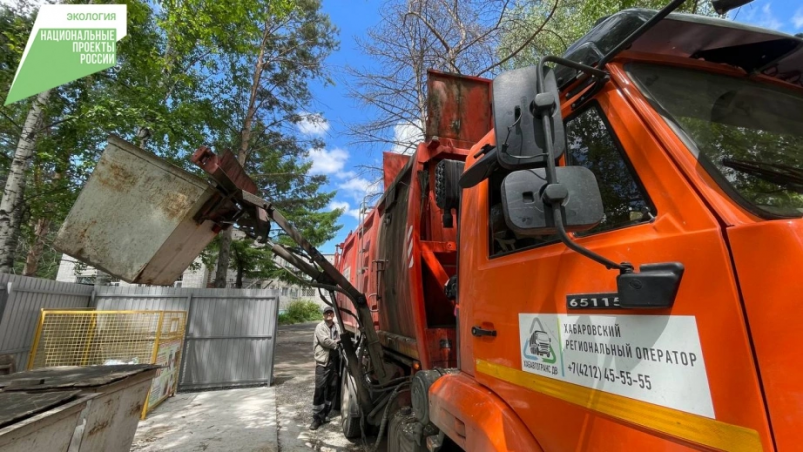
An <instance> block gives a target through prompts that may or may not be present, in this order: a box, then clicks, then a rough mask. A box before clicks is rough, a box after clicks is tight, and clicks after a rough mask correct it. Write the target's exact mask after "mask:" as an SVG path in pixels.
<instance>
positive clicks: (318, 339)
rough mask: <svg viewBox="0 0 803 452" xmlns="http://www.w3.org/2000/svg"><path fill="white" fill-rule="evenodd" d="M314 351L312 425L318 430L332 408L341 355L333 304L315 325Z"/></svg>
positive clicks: (312, 427) (324, 309)
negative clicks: (321, 320)
mask: <svg viewBox="0 0 803 452" xmlns="http://www.w3.org/2000/svg"><path fill="white" fill-rule="evenodd" d="M312 342H313V345H312V351H313V354H314V356H315V394H314V395H313V397H312V425H310V426H309V428H310V430H317V429H318V427H320V426H321V425H322V424H323V423H324V422H327V421H328V419H327V416H328V415H329V411H331V409H332V400H333V399H334V397H335V393H336V392H337V391H336V386H335V385H336V384H337V374H338V366H339V364H340V355H339V354H338V349H337V348H338V346H339V345H340V332H339V331H338V329H337V325H335V310H334V308H332V307H331V306H326V307H325V308H323V322H321V323H319V324H318V326H317V327H315V337H314V338H313V341H312Z"/></svg>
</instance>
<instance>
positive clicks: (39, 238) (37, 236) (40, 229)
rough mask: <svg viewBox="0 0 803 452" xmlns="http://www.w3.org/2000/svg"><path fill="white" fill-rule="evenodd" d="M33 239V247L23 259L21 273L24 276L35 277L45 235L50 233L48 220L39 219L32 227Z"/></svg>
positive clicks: (45, 238) (43, 247) (43, 246)
mask: <svg viewBox="0 0 803 452" xmlns="http://www.w3.org/2000/svg"><path fill="white" fill-rule="evenodd" d="M33 232H34V239H33V246H31V249H29V250H28V256H27V257H26V258H25V269H24V270H23V271H22V274H23V275H24V276H36V270H38V269H39V260H40V259H42V251H44V249H45V241H46V240H47V234H48V233H49V232H50V220H48V219H46V218H40V219H38V220H36V222H35V224H34V225H33Z"/></svg>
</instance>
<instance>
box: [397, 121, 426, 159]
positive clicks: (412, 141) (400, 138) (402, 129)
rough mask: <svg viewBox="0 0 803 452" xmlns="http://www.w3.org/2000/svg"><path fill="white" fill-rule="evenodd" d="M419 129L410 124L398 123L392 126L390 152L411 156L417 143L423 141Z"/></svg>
mask: <svg viewBox="0 0 803 452" xmlns="http://www.w3.org/2000/svg"><path fill="white" fill-rule="evenodd" d="M421 129H422V128H421V127H418V126H416V125H415V124H413V123H411V122H400V123H398V124H396V125H395V126H393V142H394V143H396V144H394V145H393V148H392V149H391V152H395V153H397V154H412V153H413V152H415V148H416V146H418V143H420V142H422V141H424V134H423V133H421Z"/></svg>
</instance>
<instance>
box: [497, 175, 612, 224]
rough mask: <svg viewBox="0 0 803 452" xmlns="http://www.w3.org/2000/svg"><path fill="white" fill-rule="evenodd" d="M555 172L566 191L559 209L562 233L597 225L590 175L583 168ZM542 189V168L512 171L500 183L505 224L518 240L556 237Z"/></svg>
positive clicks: (598, 205)
mask: <svg viewBox="0 0 803 452" xmlns="http://www.w3.org/2000/svg"><path fill="white" fill-rule="evenodd" d="M555 171H556V175H557V182H558V184H560V185H561V186H563V187H565V188H566V190H567V191H568V196H566V198H565V199H564V201H563V204H562V205H561V209H562V210H563V212H564V222H563V223H564V226H565V228H566V231H567V232H579V231H587V230H589V229H591V228H593V227H594V226H596V225H598V224H599V223H600V221H602V216H603V207H602V196H601V195H600V192H599V186H598V185H597V178H596V177H595V176H594V173H592V172H591V170H589V169H588V168H586V167H583V166H562V167H558V168H555ZM546 186H547V181H546V170H545V169H543V168H536V169H529V170H521V171H515V172H513V173H510V174H508V175H507V177H505V180H504V181H502V208H503V210H504V214H505V223H507V226H508V227H509V228H510V229H511V230H512V231H513V232H515V233H516V234H518V235H519V236H521V237H536V236H543V235H552V234H556V233H557V229H556V228H555V219H554V217H553V215H552V207H551V206H550V205H549V204H548V203H547V202H545V201H544V200H543V198H542V193H543V191H544V189H545V188H546Z"/></svg>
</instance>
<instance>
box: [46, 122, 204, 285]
mask: <svg viewBox="0 0 803 452" xmlns="http://www.w3.org/2000/svg"><path fill="white" fill-rule="evenodd" d="M215 193H216V191H215V189H214V188H212V187H211V186H210V185H209V184H208V183H207V182H206V181H205V180H204V179H202V178H200V177H198V176H196V175H194V174H192V173H189V172H187V171H185V170H183V169H181V168H179V167H177V166H174V165H171V164H170V163H168V162H166V161H164V160H162V159H160V158H158V157H156V156H155V155H153V154H151V153H149V152H147V151H144V150H142V149H140V148H138V147H136V146H134V145H132V144H130V143H128V142H126V141H125V140H123V139H121V138H119V137H116V136H110V137H109V140H108V144H107V146H106V149H105V150H104V152H103V155H102V156H101V158H100V160H99V161H98V164H97V166H96V167H95V169H94V171H93V172H92V175H91V176H90V178H89V180H88V181H87V183H86V185H85V186H84V188H83V190H82V191H81V194H80V195H79V196H78V199H77V200H76V202H75V204H74V205H73V207H72V209H71V210H70V213H69V215H67V219H66V220H65V221H64V224H63V225H62V227H61V229H60V230H59V232H58V236H57V237H56V240H55V243H54V245H55V247H56V249H58V250H59V251H62V252H64V253H66V254H68V255H70V256H73V257H75V258H76V259H78V260H80V261H82V262H85V263H87V264H89V265H91V266H93V267H95V268H98V269H100V270H102V271H104V272H106V273H109V274H111V275H113V276H116V277H119V278H120V279H122V280H124V281H127V282H130V283H139V284H153V285H169V284H172V283H173V282H174V281H175V280H176V279H177V278H178V277H179V276H180V275H181V274H182V273H183V272H184V270H186V268H187V267H189V265H190V264H191V263H192V261H193V260H194V259H195V257H196V256H198V255H199V254H200V253H201V251H203V249H204V248H205V247H206V245H207V244H208V243H209V242H210V241H211V240H212V239H213V238H214V237H215V235H216V233H215V231H213V227H214V224H213V223H212V222H211V221H208V220H206V221H203V222H202V223H201V224H198V223H197V222H196V221H195V220H194V217H195V216H196V214H197V213H198V211H199V210H201V208H202V207H203V206H204V204H205V203H207V201H209V199H210V198H211V197H212V196H213V195H214V194H215Z"/></svg>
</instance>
